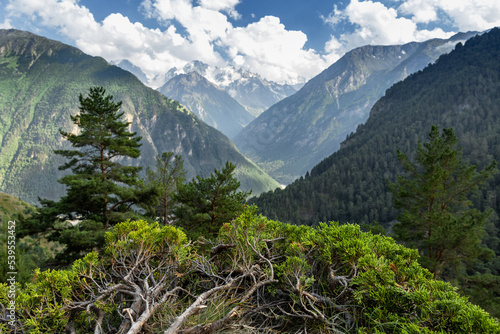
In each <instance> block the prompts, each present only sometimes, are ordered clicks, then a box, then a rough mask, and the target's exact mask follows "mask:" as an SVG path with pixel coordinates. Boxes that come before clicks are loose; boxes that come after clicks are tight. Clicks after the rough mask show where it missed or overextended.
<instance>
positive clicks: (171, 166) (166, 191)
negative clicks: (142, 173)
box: [146, 152, 186, 224]
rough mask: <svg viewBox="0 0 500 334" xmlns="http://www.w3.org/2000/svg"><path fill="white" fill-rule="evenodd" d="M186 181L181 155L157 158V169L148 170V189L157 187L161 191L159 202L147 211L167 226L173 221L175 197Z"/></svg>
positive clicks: (151, 205)
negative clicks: (180, 186)
mask: <svg viewBox="0 0 500 334" xmlns="http://www.w3.org/2000/svg"><path fill="white" fill-rule="evenodd" d="M185 179H186V170H185V169H184V160H183V159H182V157H181V156H180V155H174V153H172V152H163V154H161V155H160V154H159V155H158V156H157V157H156V165H155V169H151V168H149V167H148V168H147V170H146V183H147V186H148V187H152V188H153V187H156V188H157V189H158V191H159V196H158V201H157V202H156V203H153V204H148V205H147V210H148V211H149V212H150V214H151V215H153V216H154V217H159V220H161V222H163V224H166V223H167V222H169V221H170V220H171V219H170V217H171V213H172V211H173V206H174V200H173V195H174V193H175V192H176V191H177V188H178V187H179V185H181V184H182V183H183V182H184V180H185Z"/></svg>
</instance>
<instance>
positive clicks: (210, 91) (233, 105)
mask: <svg viewBox="0 0 500 334" xmlns="http://www.w3.org/2000/svg"><path fill="white" fill-rule="evenodd" d="M158 91H159V92H160V93H162V94H163V95H165V96H167V97H169V98H171V99H174V100H177V101H179V102H181V103H182V104H183V105H184V106H186V107H187V108H188V109H189V110H191V111H192V112H194V113H195V114H196V116H198V117H199V118H201V119H202V120H203V121H204V122H205V123H207V124H208V125H211V126H213V127H214V128H216V129H218V130H219V131H221V132H222V133H223V134H225V135H226V136H228V137H229V138H232V137H234V136H235V135H236V134H238V133H239V132H240V131H241V130H242V129H243V128H244V127H245V126H246V125H247V124H248V123H250V122H251V121H252V120H253V119H254V118H255V117H254V116H253V115H251V114H250V113H249V112H248V111H247V110H246V109H245V108H244V107H243V106H242V105H241V104H239V103H238V102H236V100H235V99H233V98H232V97H231V96H229V94H228V93H226V91H225V90H223V89H221V88H219V87H217V86H216V85H214V84H213V83H211V82H210V81H208V80H207V79H205V78H204V77H203V76H201V75H200V74H199V73H198V72H196V71H193V72H189V73H187V74H178V75H176V76H174V77H173V78H172V79H170V80H169V81H168V82H167V83H166V84H165V85H163V86H162V87H160V88H159V89H158Z"/></svg>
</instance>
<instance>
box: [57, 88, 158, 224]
mask: <svg viewBox="0 0 500 334" xmlns="http://www.w3.org/2000/svg"><path fill="white" fill-rule="evenodd" d="M79 101H80V114H77V115H75V116H71V120H72V121H73V123H74V124H75V125H77V126H78V127H79V132H78V133H77V134H74V133H68V132H65V131H62V130H61V131H60V132H61V135H62V136H63V137H64V138H65V139H67V140H68V141H69V142H70V143H71V145H72V146H73V147H74V148H76V150H57V151H55V153H56V154H59V155H62V156H64V157H66V158H68V159H70V160H69V161H68V162H67V163H66V164H64V165H63V166H61V167H59V169H61V170H66V169H71V171H72V172H73V174H70V175H67V176H64V177H63V178H62V179H60V180H59V182H60V183H62V184H64V185H66V186H67V194H66V196H65V197H64V198H63V199H62V200H63V201H64V202H65V203H66V205H67V207H68V209H69V210H66V211H67V212H68V213H71V214H73V215H74V216H78V217H79V219H83V220H87V219H91V220H94V221H100V222H102V223H104V225H105V228H108V227H109V226H110V225H113V224H115V223H117V222H119V221H121V220H122V218H123V215H122V213H124V212H128V211H130V208H131V206H132V205H134V204H140V203H141V201H143V200H144V199H145V197H147V196H148V195H149V194H148V192H147V191H145V187H144V186H143V185H142V183H141V180H140V178H139V171H140V170H141V167H134V166H126V165H123V164H121V163H120V162H119V160H118V159H120V158H127V157H128V158H137V157H139V155H140V154H141V152H140V150H139V147H140V146H141V144H140V140H141V137H139V136H137V135H136V133H135V132H130V131H129V130H128V127H129V125H130V122H125V121H123V120H122V117H123V112H120V111H119V110H120V106H121V102H118V103H115V102H113V96H111V95H106V91H105V89H104V88H103V87H93V88H90V91H89V94H88V96H87V97H83V96H82V95H81V94H80V96H79Z"/></svg>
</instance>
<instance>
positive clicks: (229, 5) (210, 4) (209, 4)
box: [199, 0, 241, 20]
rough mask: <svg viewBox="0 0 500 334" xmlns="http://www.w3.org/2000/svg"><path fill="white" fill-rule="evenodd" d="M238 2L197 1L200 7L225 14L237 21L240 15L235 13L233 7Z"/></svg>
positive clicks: (223, 0)
mask: <svg viewBox="0 0 500 334" xmlns="http://www.w3.org/2000/svg"><path fill="white" fill-rule="evenodd" d="M239 2H240V0H199V3H200V6H201V7H203V8H206V9H211V10H215V11H218V12H220V11H223V12H226V13H227V14H228V15H229V16H230V17H232V18H233V19H235V20H237V19H239V18H241V15H240V14H239V13H238V12H237V11H236V9H235V6H236V5H237V4H238V3H239Z"/></svg>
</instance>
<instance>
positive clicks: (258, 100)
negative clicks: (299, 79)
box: [157, 60, 300, 116]
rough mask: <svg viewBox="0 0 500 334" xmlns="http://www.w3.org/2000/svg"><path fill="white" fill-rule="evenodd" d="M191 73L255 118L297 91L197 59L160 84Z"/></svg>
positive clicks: (238, 70)
mask: <svg viewBox="0 0 500 334" xmlns="http://www.w3.org/2000/svg"><path fill="white" fill-rule="evenodd" d="M191 72H197V73H198V74H200V75H201V76H203V77H204V78H205V79H207V80H208V81H210V82H212V83H213V84H215V85H216V86H218V87H220V88H222V89H224V90H225V91H226V92H227V93H228V94H229V95H230V96H231V97H232V98H234V99H235V100H236V101H238V103H239V104H241V105H242V106H244V107H245V108H246V110H247V111H248V112H250V113H251V114H252V115H254V116H258V115H260V113H262V112H263V111H264V110H266V109H267V108H269V107H270V106H272V105H273V104H275V103H276V102H278V101H281V100H282V99H284V98H286V97H287V96H290V95H292V94H293V93H295V92H297V86H295V85H288V84H278V83H276V82H272V81H268V80H266V79H264V78H262V77H261V76H259V75H258V74H255V73H251V72H249V71H247V70H244V69H242V68H240V69H235V68H234V67H232V66H228V67H216V66H209V65H207V64H205V63H203V62H201V61H197V60H195V61H193V62H190V63H188V64H186V65H185V66H184V67H183V68H182V69H177V68H176V67H174V68H172V69H170V70H169V71H168V72H167V73H166V74H165V76H164V78H163V81H164V82H168V81H169V80H171V79H172V78H174V77H175V76H177V75H181V74H188V73H191ZM157 80H158V79H157ZM298 86H300V85H298Z"/></svg>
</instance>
